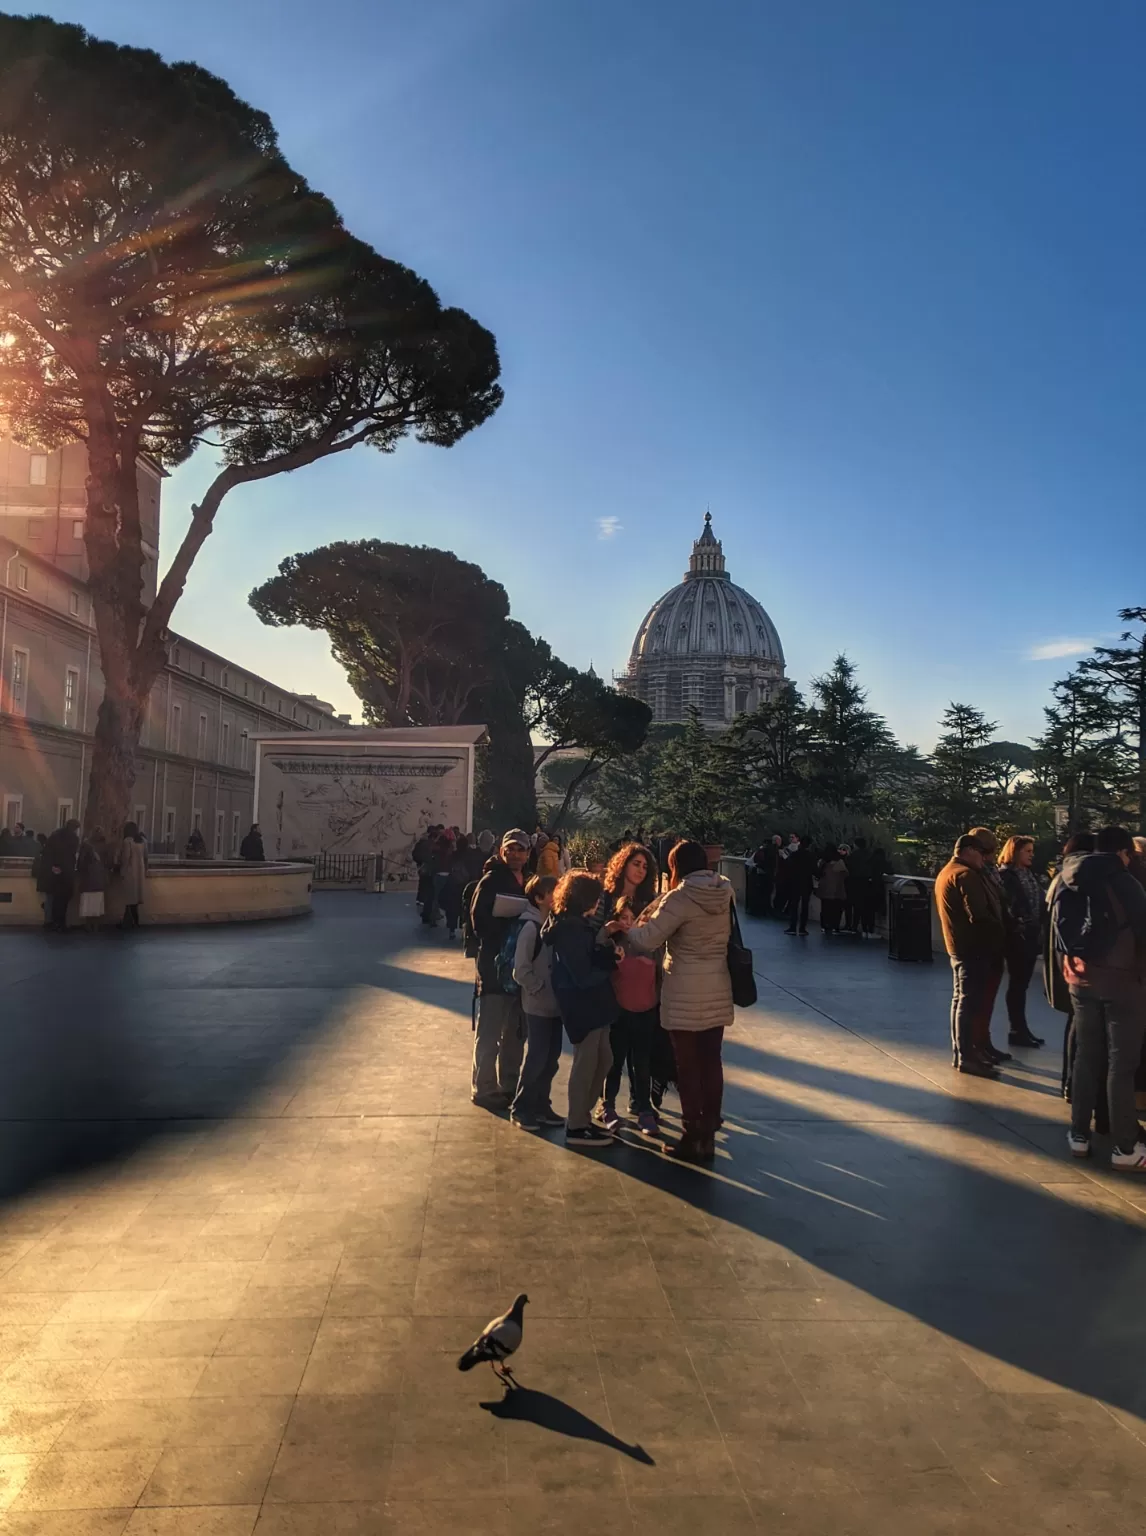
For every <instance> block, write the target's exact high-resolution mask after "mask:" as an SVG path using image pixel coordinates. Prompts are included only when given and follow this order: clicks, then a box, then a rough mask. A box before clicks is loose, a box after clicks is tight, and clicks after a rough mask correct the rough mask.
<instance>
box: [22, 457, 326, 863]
mask: <svg viewBox="0 0 1146 1536" xmlns="http://www.w3.org/2000/svg"><path fill="white" fill-rule="evenodd" d="M85 473H86V466H85V461H84V450H83V447H82V445H76V444H73V445H69V446H68V447H67V448H65V449H63V450H62V452H57V453H46V454H41V455H36V454H32V453H29V452H27V451H26V450H24V449H21V448H19V447H18V446H17V445H16V444H14V443H11V442H10V441H7V440H5V439H4V438H3V437H0V820H2V822H3V824H4V825H6V826H13V825H14V824H15V823H16V822H17V821H22V822H24V824H25V825H26V826H29V827H31V828H32V829H33V830H34V831H37V832H42V831H50V830H51V829H52V828H53V827H55V826H58V825H60V824H61V823H62V822H63V821H65V820H66V819H67V818H68V817H69V816H71V815H76V816H79V815H81V814H82V809H83V805H84V801H85V798H86V795H87V778H88V773H89V770H90V767H91V753H92V746H93V736H92V732H93V730H94V727H95V720H96V712H97V710H98V708H99V703H100V700H101V698H102V697H103V676H102V674H101V672H100V660H99V646H98V643H97V640H96V634H95V626H94V621H93V617H92V604H91V598H90V595H89V593H88V589H87V582H86V576H87V567H86V562H85V560H84V552H83V543H82V536H83V510H84V500H83V479H84V475H85ZM139 474H140V479H141V489H143V490H144V492H145V495H144V498H143V499H144V536H145V541H146V543H147V551H146V552H147V555H148V561H149V563H148V568H147V570H146V571H145V582H146V594H147V596H148V597H149V598H150V597H154V594H155V583H156V568H157V565H158V557H159V506H160V487H161V472H160V471H159V470H158V469H157V468H155V467H154V466H151V465H148V464H141V465H140V467H139ZM345 729H346V723H345V718H339V717H337V716H336V715H335V714H334V710H333V708H332V706H331V705H329V704H326V703H324V702H323V701H322V700H319V699H316V698H313V697H311V696H308V695H305V694H297V693H295V692H294V691H293V690H291V689H289V688H284V687H282V686H281V685H280V684H276V683H272V682H270V681H269V680H268V679H267V678H264V677H260V676H259V675H257V674H256V673H254V672H252V671H251V670H250V669H249V668H246V667H242V666H238V665H236V664H235V663H234V662H231V661H228V660H227V659H226V658H225V657H223V656H219V655H218V654H217V653H215V652H214V651H211V650H209V649H207V648H206V647H205V646H202V645H199V644H197V643H196V642H194V641H192V640H188V639H186V638H184V637H183V636H179V635H172V637H171V643H170V647H169V650H168V662H167V666H166V667H165V669H164V671H163V673H162V674H161V676H160V677H159V679H158V681H157V682H156V685H155V687H154V689H153V690H152V694H151V699H150V704H149V708H148V711H147V716H146V720H145V724H144V730H143V736H142V739H141V742H140V750H139V757H138V760H137V773H136V784H135V795H134V805H133V816H134V819H135V820H136V821H137V822H138V823H139V825H140V827H141V829H142V830H143V832H144V833H145V835H146V836H147V838H148V841H149V842H150V844H151V846H152V848H153V849H157V850H160V849H162V850H167V851H170V852H175V851H180V850H182V848H183V846H184V845H185V843H186V841H187V838H188V837H189V836H190V833H191V829H192V827H196V826H197V827H198V828H199V829H200V831H201V832H202V834H203V837H204V839H205V840H206V843H207V847H208V851H209V852H211V853H212V854H214V855H215V856H216V857H230V856H232V855H233V854H235V853H237V852H238V846H239V841H240V839H241V838H242V836H243V834H244V833H245V832H246V830H247V827H248V826H249V825H250V823H251V821H252V820H253V819H254V761H255V754H254V747H253V741H254V738H255V737H256V736H259V735H278V736H281V735H282V734H283V733H284V732H286V731H303V732H305V731H331V730H339V731H344V730H345Z"/></svg>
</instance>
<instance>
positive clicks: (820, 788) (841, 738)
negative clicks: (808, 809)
mask: <svg viewBox="0 0 1146 1536" xmlns="http://www.w3.org/2000/svg"><path fill="white" fill-rule="evenodd" d="M812 695H813V698H814V703H813V704H812V707H811V708H810V709H809V711H808V721H807V725H808V736H809V749H808V773H807V777H808V785H809V789H810V791H811V794H812V796H813V798H815V799H817V800H822V801H823V802H824V803H825V804H828V805H838V806H845V807H849V808H851V809H855V810H866V809H867V808H868V807H869V805H870V803H871V776H872V769H873V766H874V763H875V760H876V758H877V757H878V755H879V754H880V753H881V752H884V751H886V750H887V749H888V748H889V747H890V746H892V745H893V744H894V737H893V736H892V734H891V732H890V730H889V729H888V726H887V721H886V720H885V719H884V718H883V716H882V715H878V714H876V712H875V711H874V710H871V709H868V707H867V690H866V689H865V688H861V687H860V685H859V683H858V682H857V681H856V669H855V666H854V665H853V664H852V662H850V661H849V660H848V658H847V657H846V656H845V655H843V654H842V653H841V654H840V655H839V656H837V657H836V659H835V661H834V662H833V663H832V666H831V668H830V670H829V671H827V672H825V673H824V675H823V676H822V677H817V678H814V679H813V681H812Z"/></svg>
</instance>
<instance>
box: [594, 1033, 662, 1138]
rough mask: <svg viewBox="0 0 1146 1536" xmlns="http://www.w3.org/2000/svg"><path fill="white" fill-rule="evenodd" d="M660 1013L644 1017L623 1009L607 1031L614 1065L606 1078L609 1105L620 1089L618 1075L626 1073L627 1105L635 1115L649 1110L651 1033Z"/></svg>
mask: <svg viewBox="0 0 1146 1536" xmlns="http://www.w3.org/2000/svg"><path fill="white" fill-rule="evenodd" d="M658 1013H659V1009H657V1008H650V1009H648V1010H647V1012H645V1013H626V1012H625V1011H624V1010H623V1009H622V1011H621V1012H620V1014H618V1016H617V1021H616V1023H615V1024H614V1025H613V1027H612V1028H611V1029H610V1031H609V1045H610V1048H611V1049H612V1052H613V1065H612V1066H611V1067H610V1068H609V1071H608V1073H607V1075H606V1077H605V1092H604V1098H605V1102H606V1104H612V1103H613V1102H614V1101H615V1100H616V1097H617V1094H618V1092H619V1091H620V1087H621V1073H622V1072H623V1070H624V1068H625V1067H626V1065H627V1066H628V1069H629V1102H630V1108H631V1109H632V1111H633V1113H634V1114H638V1115H640V1114H644V1113H645V1112H646V1111H647V1110H650V1109H652V1107H653V1101H652V1099H651V1098H650V1096H649V1095H650V1092H651V1089H652V1053H653V1031H654V1029H655V1028H656V1022H657V1015H658Z"/></svg>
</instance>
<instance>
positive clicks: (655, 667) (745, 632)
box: [616, 512, 784, 730]
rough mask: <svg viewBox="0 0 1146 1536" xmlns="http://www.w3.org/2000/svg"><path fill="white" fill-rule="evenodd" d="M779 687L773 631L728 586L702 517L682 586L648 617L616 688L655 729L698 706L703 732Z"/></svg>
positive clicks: (751, 602) (746, 596)
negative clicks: (640, 704)
mask: <svg viewBox="0 0 1146 1536" xmlns="http://www.w3.org/2000/svg"><path fill="white" fill-rule="evenodd" d="M783 681H784V652H783V649H782V647H781V645H780V636H779V635H778V634H777V633H776V626H775V625H774V624H773V623H772V620H771V619H770V618H769V617H768V615H767V613H765V611H764V609H763V608H762V607H761V606H760V604H759V603H758V602H757V601H756V599H755V598H754V597H753V596H752V595H751V593H749V592H746V591H745V590H744V588H743V587H738V586H736V585H735V584H734V582H733V581H732V579H731V577H730V576H729V574H728V572H727V570H726V569H725V564H724V549H723V546H722V545H721V543H720V541H719V540H718V539H717V537H716V535H715V534H714V533H713V531H712V516H711V514H710V513H708V512H706V513H705V514H704V530H703V532H702V533H701V535H700V538H699V539H696V540H695V541H694V543H693V546H692V558H691V559H690V560H689V562H688V570H687V571H686V572H685V577H684V580H683V581H682V582H681V583H680V585H679V586H676V587H673V588H672V590H671V591H669V592H666V593H665V594H664V596H663V597H660V598H658V599H657V601H656V602H655V603H654V604H653V606H652V607H651V608H650V609H649V611H648V613H647V614H646V615H645V617H644V619H643V621H642V623H641V627H640V629H638V631H637V637H636V639H635V640H634V641H633V649H632V653H631V655H630V656H629V665H628V670H627V671H626V672H625V673H624V674H623V675H621V676H620V677H618V678H617V679H616V682H617V686H618V687H619V688H620V689H621V690H622V691H623V692H625V693H629V694H633V695H635V696H636V697H637V698H639V699H643V700H644V701H645V703H646V704H647V705H648V706H649V708H650V709H651V710H652V712H653V720H654V722H656V723H658V724H662V723H674V722H679V721H683V720H686V719H687V718H688V711H689V709H690V708H691V707H693V706H695V707H696V708H697V709H698V710H699V711H700V715H701V719H702V720H703V721H704V724H705V725H707V726H709V727H710V728H712V729H713V730H722V729H724V728H726V727H727V726H729V725H731V724H732V721H733V720H734V719H735V718H736V716H737V715H739V714H742V713H743V712H744V711H745V710H750V709H755V708H756V707H757V705H758V704H761V703H763V702H764V701H765V700H767V699H770V698H771V697H772V696H773V694H774V693H775V692H776V691H777V690H778V689H779V687H780V686H781V684H782V683H783Z"/></svg>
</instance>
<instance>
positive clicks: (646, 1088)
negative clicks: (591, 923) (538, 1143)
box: [596, 843, 658, 1136]
mask: <svg viewBox="0 0 1146 1536" xmlns="http://www.w3.org/2000/svg"><path fill="white" fill-rule="evenodd" d="M601 884H602V886H603V894H602V897H601V905H600V906H599V907H598V909H597V918H596V922H597V925H598V926H600V925H601V924H602V923H605V922H606V921H608V919H610V918H615V917H619V916H620V915H621V913H622V912H627V913H631V914H632V917H631V919H630V920H632V921H635V920H636V919H637V918H638V917H640V915H641V913H642V912H644V911H645V909H646V908H647V907H649V906H650V905H651V904H652V902H653V900H654V899H655V897H656V894H657V864H656V860H655V859H654V858H653V855H652V853H651V852H650V851H649V849H648V848H646V847H645V845H644V844H643V843H626V844H625V845H624V846H623V847H622V848H619V849H618V850H617V852H616V853H615V854H614V855H613V857H612V858H611V859H610V860H609V864H608V867H607V868H606V870H605V874H604V877H603V879H602V882H601ZM657 981H658V977H657V963H656V961H655V960H653V959H651V958H650V957H649V956H648V955H636V954H633V955H626V956H625V958H624V959H623V960H622V961H621V963H620V964H619V965H618V966H617V969H616V970H615V971H614V972H613V990H614V992H615V993H616V994H617V1002H618V1004H619V1005H620V1012H619V1013H618V1015H617V1018H616V1021H615V1022H614V1024H613V1027H612V1029H611V1030H610V1032H609V1045H610V1048H611V1050H612V1052H613V1064H612V1066H611V1067H610V1068H609V1074H608V1076H607V1077H606V1078H605V1090H604V1095H603V1098H602V1102H601V1109H600V1120H601V1124H602V1125H604V1126H605V1127H606V1129H607V1130H610V1131H615V1130H616V1129H617V1128H618V1127H619V1126H620V1125H621V1124H622V1121H621V1117H620V1115H619V1114H618V1113H617V1094H618V1092H619V1091H620V1087H621V1075H622V1073H623V1072H624V1070H625V1068H626V1067H627V1068H628V1073H629V1113H630V1114H631V1115H636V1117H637V1129H638V1130H639V1131H641V1132H642V1134H643V1135H645V1136H652V1135H655V1133H656V1129H657V1116H656V1111H655V1110H654V1109H653V1102H652V1054H653V1040H654V1038H655V1035H656V1029H657Z"/></svg>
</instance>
